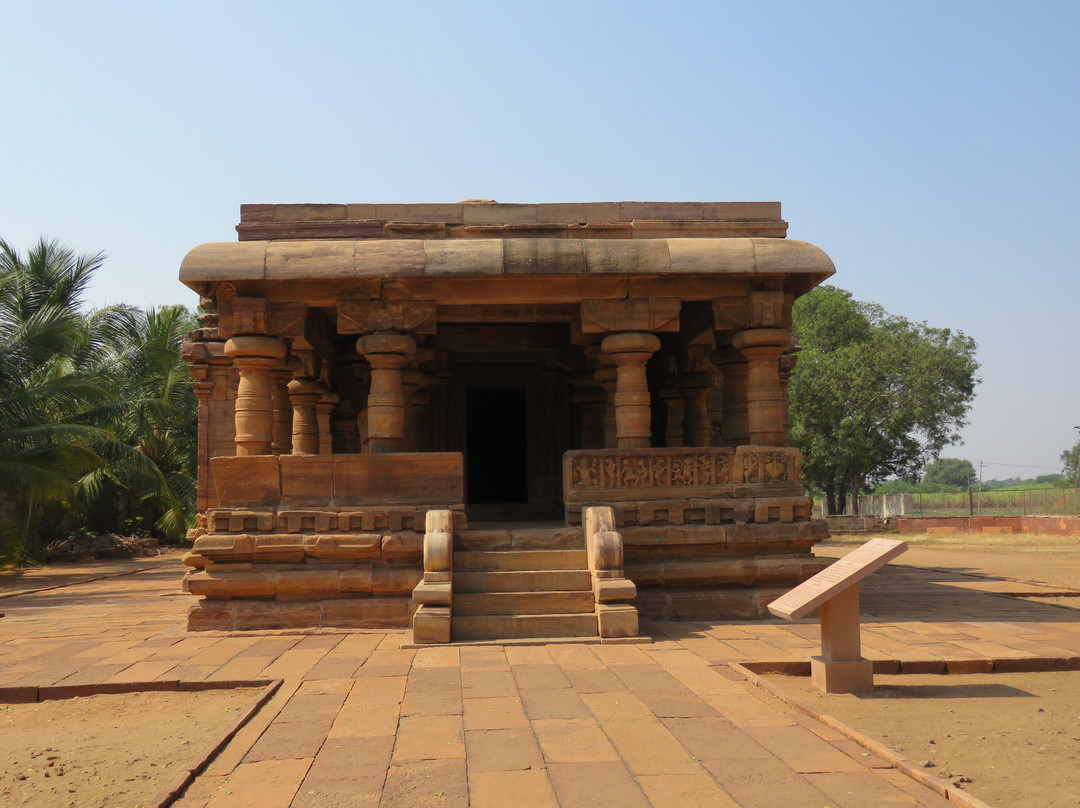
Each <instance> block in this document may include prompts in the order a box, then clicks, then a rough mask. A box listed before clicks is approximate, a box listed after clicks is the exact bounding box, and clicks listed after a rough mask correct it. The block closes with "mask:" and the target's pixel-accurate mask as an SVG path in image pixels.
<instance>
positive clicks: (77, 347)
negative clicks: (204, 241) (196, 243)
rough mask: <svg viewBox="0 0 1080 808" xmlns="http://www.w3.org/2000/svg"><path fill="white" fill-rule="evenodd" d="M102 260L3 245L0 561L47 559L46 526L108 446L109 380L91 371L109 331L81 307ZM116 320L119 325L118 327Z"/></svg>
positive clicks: (55, 247)
mask: <svg viewBox="0 0 1080 808" xmlns="http://www.w3.org/2000/svg"><path fill="white" fill-rule="evenodd" d="M103 260H104V259H103V256H102V255H101V254H98V255H91V256H85V255H84V256H76V255H75V254H74V253H72V252H71V251H70V250H68V249H65V248H63V247H61V246H60V245H59V244H58V243H56V242H46V241H40V242H39V243H38V244H37V245H36V246H35V247H34V248H33V249H31V250H30V252H29V253H28V254H27V256H26V258H23V257H22V256H20V255H19V254H18V253H17V252H16V251H15V250H14V249H12V248H11V247H10V246H9V245H8V244H7V243H6V242H4V241H2V240H0V557H3V558H6V559H7V560H13V561H16V562H20V561H22V560H23V559H24V558H27V557H30V558H33V559H38V560H40V559H41V549H42V546H43V537H42V535H41V523H42V517H43V516H44V512H45V509H46V508H47V506H49V505H50V504H55V503H58V502H63V501H64V500H66V498H67V497H69V496H70V495H71V493H72V491H73V490H74V486H75V485H76V484H77V483H78V481H79V480H80V479H81V478H82V477H83V476H84V475H86V474H87V473H89V472H90V471H92V470H94V469H95V468H98V467H100V466H101V465H102V463H103V460H102V458H101V455H100V454H99V453H98V451H97V450H96V448H95V444H97V443H100V442H101V441H102V440H104V439H107V437H108V435H107V433H106V432H104V431H103V430H101V429H100V428H99V427H98V426H97V425H96V424H95V423H94V412H95V411H96V410H97V409H98V408H99V407H101V406H104V405H105V404H106V402H107V399H108V394H107V390H108V385H107V380H106V379H105V378H104V377H102V376H101V375H100V374H99V373H97V372H96V369H91V368H90V367H89V366H92V365H93V364H94V362H93V360H94V358H95V357H96V356H98V355H99V354H100V352H101V351H102V350H103V347H104V343H105V341H106V337H107V331H108V324H110V323H107V322H106V318H101V319H100V320H99V322H98V323H97V324H96V325H97V326H98V327H94V326H91V325H89V324H88V323H87V320H86V318H84V317H83V316H82V315H80V313H79V311H78V305H79V302H80V300H81V296H82V293H83V290H84V289H85V287H86V284H87V283H88V282H89V280H90V277H91V275H92V274H93V272H94V270H96V269H97V268H98V267H99V266H100V265H101V263H102V261H103ZM110 322H111V321H110Z"/></svg>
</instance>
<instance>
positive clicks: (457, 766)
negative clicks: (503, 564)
mask: <svg viewBox="0 0 1080 808" xmlns="http://www.w3.org/2000/svg"><path fill="white" fill-rule="evenodd" d="M91 566H92V567H93V569H92V570H91V572H92V573H94V574H93V575H86V574H83V575H82V576H81V577H79V578H78V579H77V581H76V582H68V583H66V584H62V585H58V586H56V587H55V588H51V589H45V590H43V591H29V592H26V591H25V590H26V589H27V587H25V586H24V587H22V589H21V590H20V591H23V592H24V593H23V594H13V595H11V596H4V593H5V592H12V591H13V588H12V587H8V588H6V589H5V588H4V586H3V583H2V582H0V611H2V612H4V613H6V616H5V617H4V618H3V619H0V696H2V694H3V693H4V691H3V688H17V687H41V686H48V685H61V684H62V685H95V684H101V683H105V682H147V681H168V680H182V681H205V680H236V679H275V678H277V679H282V680H283V681H284V684H283V686H282V687H281V688H280V689H279V690H278V691H277V693H276V694H275V696H274V697H273V699H272V700H271V701H270V702H269V703H268V704H267V705H266V706H265V707H264V708H263V709H262V710H261V711H260V712H259V713H258V714H257V715H256V716H255V718H254V719H253V720H252V722H250V723H249V724H248V725H247V726H245V727H244V728H243V729H242V730H241V731H240V732H239V733H238V734H237V735H236V736H235V737H234V738H233V740H232V741H231V742H230V743H229V744H228V746H226V748H225V749H224V750H223V751H222V752H221V754H219V755H218V756H217V758H215V759H214V761H213V762H212V763H211V764H210V766H209V767H208V768H207V769H206V770H205V771H204V772H203V773H202V774H201V776H199V777H198V778H197V779H196V781H195V782H194V783H193V784H192V785H191V786H190V787H189V788H188V789H187V791H186V793H185V794H184V796H183V797H182V798H181V799H180V800H179V801H178V802H176V803H175V805H177V806H180V808H230V807H233V806H259V808H275V807H277V806H280V807H281V808H290V807H291V808H304V807H308V808H315V807H316V806H319V807H321V806H328V807H329V806H335V807H336V806H380V807H381V808H391V806H474V807H478V806H489V805H490V806H505V805H514V806H563V808H577V806H609V805H610V806H618V808H630V807H631V806H657V807H659V806H665V807H666V806H680V807H681V806H698V805H701V806H706V805H707V806H743V808H758V807H760V808H765V807H766V806H768V807H769V808H772V807H773V806H800V807H802V806H809V807H810V808H824V806H831V807H832V808H865V807H866V806H935V807H936V808H941V806H947V805H954V806H955V805H956V803H949V802H947V801H946V800H945V798H943V797H941V796H939V795H938V794H937V793H935V792H933V791H931V790H930V789H929V788H926V787H925V786H923V785H920V784H918V783H916V782H915V781H914V780H911V779H909V778H908V777H907V776H905V775H904V774H903V773H902V772H900V771H899V770H897V769H896V768H895V767H893V766H892V765H891V764H890V763H888V762H887V761H885V760H882V759H880V758H878V757H876V756H874V755H872V754H868V753H867V750H865V749H864V748H862V747H861V746H859V745H857V744H856V743H855V742H853V741H852V740H850V739H849V738H847V737H846V736H844V735H842V734H840V733H838V732H836V731H834V730H832V729H830V728H828V727H826V726H824V725H822V724H820V723H818V722H816V721H814V720H812V719H810V718H807V717H806V716H803V715H802V714H800V713H797V712H795V711H792V710H791V709H789V708H788V707H787V706H786V705H784V704H783V703H781V702H779V701H777V700H775V699H773V698H772V697H770V696H768V695H767V694H765V693H764V692H762V691H761V690H760V689H759V688H757V687H755V686H754V685H752V684H751V683H749V682H747V681H745V680H744V679H743V678H742V677H741V676H740V675H739V673H738V672H737V671H736V670H734V669H733V668H731V667H729V666H728V665H727V664H726V663H730V662H752V663H761V662H768V663H776V664H781V663H784V662H799V661H805V660H806V659H807V658H808V656H809V655H810V654H811V653H813V652H815V650H816V643H817V637H818V633H817V625H816V623H815V622H814V621H813V620H807V621H802V622H798V623H790V624H789V623H783V622H780V621H768V622H762V623H746V622H730V623H700V622H695V623H662V624H652V625H647V626H646V627H645V630H646V631H647V632H648V633H650V634H651V635H652V637H653V639H654V642H653V643H651V644H643V645H597V644H561V643H552V644H547V645H535V646H456V647H443V648H432V647H429V648H421V649H409V648H402V647H401V646H402V643H403V640H404V639H405V635H404V633H402V632H354V633H313V634H295V633H294V634H286V633H281V632H277V633H261V634H246V635H239V634H232V635H226V634H220V633H199V634H188V633H187V632H186V631H185V630H184V628H183V626H184V615H185V612H186V609H187V607H188V606H189V605H190V603H191V599H190V598H189V597H188V596H186V595H182V594H180V593H179V591H178V588H179V581H180V578H181V576H182V573H183V570H182V569H181V568H180V566H179V563H178V562H177V561H175V560H169V561H167V562H165V563H164V564H153V563H146V562H143V563H142V564H140V565H136V566H135V569H134V570H133V569H132V565H131V563H130V562H128V563H126V564H125V563H124V562H120V563H118V564H115V565H112V566H110V565H108V564H99V565H91ZM83 572H84V571H83ZM114 573H116V574H115V575H114ZM99 576H112V577H99ZM2 577H3V576H0V578H2ZM88 579H89V580H88ZM980 581H986V579H980V578H979V576H966V575H958V574H956V573H944V572H935V571H933V570H924V569H917V568H913V567H904V566H900V565H895V566H891V567H889V568H887V569H885V570H883V571H882V572H880V573H877V574H876V575H875V576H872V578H871V579H868V581H867V582H865V583H864V584H863V612H864V620H865V626H864V645H865V647H866V652H867V655H868V656H871V657H872V658H874V659H876V660H879V662H881V663H890V662H895V663H896V664H897V665H898V666H904V667H905V668H909V669H914V668H916V667H919V666H927V665H929V666H933V665H935V664H939V665H941V666H942V667H944V665H945V664H949V665H950V667H952V666H961V667H962V666H963V664H968V665H975V666H976V667H978V666H979V665H982V664H984V663H985V662H986V661H987V660H990V661H992V662H996V663H999V664H1000V663H1006V664H1007V662H1008V661H1009V660H1016V661H1017V663H1016V664H1026V665H1028V666H1038V665H1040V664H1045V665H1052V664H1058V665H1060V664H1063V663H1067V662H1068V661H1069V660H1076V659H1077V658H1078V657H1080V612H1075V611H1072V610H1067V609H1062V608H1058V607H1055V606H1051V605H1044V604H1040V603H1035V602H1028V601H1024V600H1020V599H1017V598H1008V597H1004V596H1002V595H998V594H993V593H992V592H988V591H984V589H985V590H993V589H994V586H993V581H987V584H988V585H987V586H985V587H980V585H979V584H980ZM30 588H32V587H30ZM8 692H9V693H11V692H14V691H8ZM0 700H2V699H0Z"/></svg>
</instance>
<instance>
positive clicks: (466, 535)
mask: <svg viewBox="0 0 1080 808" xmlns="http://www.w3.org/2000/svg"><path fill="white" fill-rule="evenodd" d="M454 544H455V546H457V547H459V548H462V549H464V550H466V551H471V550H564V549H566V550H582V549H584V547H585V533H584V532H583V531H582V529H581V528H580V527H566V526H559V525H552V526H550V527H514V526H509V527H494V526H493V527H480V528H466V529H465V530H455V531H454Z"/></svg>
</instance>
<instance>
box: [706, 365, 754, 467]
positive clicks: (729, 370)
mask: <svg viewBox="0 0 1080 808" xmlns="http://www.w3.org/2000/svg"><path fill="white" fill-rule="evenodd" d="M713 362H714V363H715V364H716V367H717V368H718V369H719V370H720V373H721V375H722V376H723V399H722V400H723V407H722V414H721V418H720V435H721V444H722V445H723V446H742V445H744V444H746V443H749V442H750V426H749V421H748V420H747V410H746V380H747V375H748V374H749V365H747V363H746V359H745V358H744V357H743V355H742V354H741V353H739V352H738V351H736V350H735V349H734V348H721V349H720V350H718V351H716V352H715V353H714V354H713Z"/></svg>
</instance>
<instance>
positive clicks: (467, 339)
mask: <svg viewBox="0 0 1080 808" xmlns="http://www.w3.org/2000/svg"><path fill="white" fill-rule="evenodd" d="M236 230H237V232H238V234H239V239H238V241H236V242H229V243H219V244H204V245H202V246H199V247H196V248H195V249H193V250H192V251H191V252H190V253H189V254H188V255H187V257H186V258H185V259H184V261H183V264H182V266H181V268H180V279H181V280H182V281H183V282H184V283H185V284H186V285H187V286H189V287H190V288H192V289H193V290H195V291H196V292H197V293H198V294H199V295H200V297H201V303H202V306H203V309H204V311H205V314H204V315H203V316H202V318H201V321H202V327H201V328H199V329H197V330H195V331H193V332H191V334H190V335H189V337H188V340H187V342H186V344H185V346H184V357H185V359H186V360H187V362H188V363H189V366H190V370H191V374H192V376H193V377H194V385H195V389H196V392H197V393H198V396H199V429H200V432H199V500H198V510H199V516H198V524H197V527H196V528H195V530H194V531H192V533H191V537H192V538H193V539H194V547H193V550H192V552H190V553H188V554H187V556H186V557H185V562H186V564H187V565H188V566H189V567H190V568H191V569H190V571H189V573H188V575H187V578H186V586H187V588H188V590H189V591H190V592H191V593H192V594H194V595H197V596H199V597H200V600H198V601H197V602H196V604H195V605H193V606H192V608H191V611H190V614H189V619H188V627H189V628H190V629H192V630H205V629H217V630H244V629H263V628H300V627H303V628H311V627H388V626H400V627H409V626H411V627H412V629H413V637H414V641H415V642H446V641H450V640H455V641H456V640H479V639H506V638H512V637H545V638H546V637H568V636H593V637H596V636H599V637H601V638H604V639H615V638H620V637H632V636H635V635H636V634H637V632H638V617H639V615H640V616H641V617H645V618H661V619H669V618H703V619H709V618H712V619H728V618H756V617H760V616H764V615H766V614H767V611H766V607H767V605H768V603H769V602H770V601H771V600H772V599H774V598H776V597H778V596H779V595H780V594H782V593H783V592H784V591H785V590H786V589H788V588H789V587H791V586H792V585H793V584H796V583H798V582H799V581H801V580H803V579H805V578H806V577H808V576H809V575H811V574H813V573H814V572H816V571H817V570H818V569H819V568H820V565H819V563H818V562H817V561H816V560H815V559H814V557H813V555H812V554H811V552H810V551H811V548H812V546H813V545H814V544H815V543H816V542H817V541H819V540H820V539H822V538H824V537H825V535H826V530H825V526H824V523H822V522H820V521H815V520H813V519H812V518H811V514H810V508H811V502H810V499H809V498H808V497H807V496H806V492H805V489H804V487H803V486H802V484H801V482H800V476H799V474H800V454H799V451H798V450H797V449H794V448H791V447H790V445H789V423H788V417H787V413H788V406H787V382H788V379H789V377H790V374H791V372H792V370H793V368H794V365H795V358H796V351H797V346H796V345H795V344H794V342H793V340H792V335H791V307H792V302H793V301H794V299H795V298H796V297H797V296H799V295H800V294H803V293H804V292H806V291H807V290H809V289H811V288H812V287H814V286H815V285H817V284H819V283H821V282H822V281H823V280H824V279H826V278H828V277H829V276H830V275H831V274H832V273H833V265H832V262H831V261H830V260H829V258H828V256H827V255H826V254H825V253H824V252H822V251H821V250H820V249H818V248H817V247H815V246H813V245H812V244H808V243H806V242H802V241H794V240H789V239H787V238H786V235H787V222H785V221H784V220H783V219H782V218H781V213H780V205H779V204H778V203H774V202H705V203H702V202H676V203H666V202H664V203H661V202H600V203H587V204H537V205H531V204H528V205H527V204H496V203H493V202H488V201H484V200H476V201H468V202H464V203H460V204H445V205H443V204H417V205H398V204H387V205H381V204H356V205H244V206H242V207H241V210H240V223H239V224H238V225H237V227H236Z"/></svg>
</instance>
